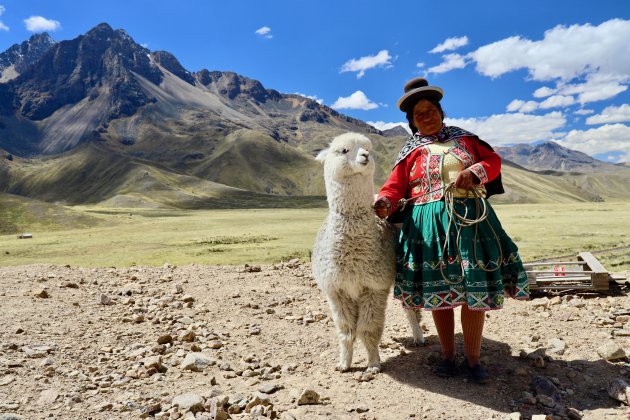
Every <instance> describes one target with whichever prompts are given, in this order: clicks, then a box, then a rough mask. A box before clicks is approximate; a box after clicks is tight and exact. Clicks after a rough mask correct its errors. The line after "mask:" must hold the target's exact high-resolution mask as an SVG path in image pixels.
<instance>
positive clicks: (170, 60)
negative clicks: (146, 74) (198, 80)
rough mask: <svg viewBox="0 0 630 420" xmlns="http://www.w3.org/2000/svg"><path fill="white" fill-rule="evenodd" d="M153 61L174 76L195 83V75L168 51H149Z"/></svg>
mask: <svg viewBox="0 0 630 420" xmlns="http://www.w3.org/2000/svg"><path fill="white" fill-rule="evenodd" d="M151 58H152V59H153V61H155V62H156V63H158V64H159V65H160V66H162V67H164V68H165V69H166V70H168V71H170V72H171V73H173V74H174V75H175V76H177V77H179V78H180V79H182V80H185V81H186V82H188V83H190V84H191V85H193V86H194V85H195V77H194V76H193V75H192V74H191V73H190V72H189V71H188V70H186V69H185V68H184V67H183V66H182V65H181V64H180V62H179V60H178V59H177V58H176V57H175V56H174V55H173V54H171V53H170V52H168V51H155V52H152V53H151Z"/></svg>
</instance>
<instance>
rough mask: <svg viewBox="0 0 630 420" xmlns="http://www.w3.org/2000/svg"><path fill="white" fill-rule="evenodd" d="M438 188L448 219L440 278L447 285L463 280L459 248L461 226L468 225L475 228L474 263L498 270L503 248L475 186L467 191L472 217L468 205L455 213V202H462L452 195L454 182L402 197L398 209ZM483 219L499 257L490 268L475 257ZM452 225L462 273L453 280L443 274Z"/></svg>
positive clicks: (462, 262) (486, 204)
mask: <svg viewBox="0 0 630 420" xmlns="http://www.w3.org/2000/svg"><path fill="white" fill-rule="evenodd" d="M440 190H444V193H443V197H444V205H445V207H446V214H447V216H448V219H449V221H448V226H447V228H446V238H445V240H444V245H442V255H441V257H440V274H441V275H442V278H443V279H444V281H445V282H446V283H448V284H449V285H455V284H459V283H461V282H462V281H463V280H464V270H465V267H464V260H463V258H462V254H461V250H460V244H461V232H462V228H468V227H474V228H475V233H474V234H473V259H474V260H475V263H476V264H477V266H478V267H479V268H481V269H482V270H483V271H485V272H487V273H492V272H494V271H496V270H498V269H499V268H500V267H501V263H502V261H503V249H502V248H501V241H500V240H499V236H498V235H497V233H496V232H495V230H494V228H493V227H492V224H491V223H490V222H488V220H487V219H488V201H487V200H486V199H485V198H484V197H483V196H481V195H480V194H479V191H477V189H476V188H473V189H472V190H469V192H470V193H472V195H473V197H472V198H474V200H475V214H476V215H477V216H476V217H474V218H468V206H465V207H464V208H465V211H464V214H463V215H461V214H459V213H457V210H456V209H455V204H456V203H461V204H463V203H464V202H463V201H461V200H458V199H457V198H455V197H454V193H455V190H456V187H455V183H454V182H450V183H448V184H447V185H446V186H444V187H440V188H437V189H435V190H432V191H429V192H427V193H425V194H423V195H421V196H417V197H413V198H402V199H400V200H399V201H398V206H399V208H400V210H401V211H402V210H404V208H405V206H406V205H407V204H408V203H409V202H414V201H416V200H417V199H418V198H420V197H422V196H424V195H428V194H431V193H434V192H436V191H440ZM484 221H485V222H486V223H488V226H489V227H490V230H491V231H492V235H493V236H494V238H495V240H496V243H497V247H498V249H499V259H498V261H497V263H496V267H495V268H492V269H489V268H486V264H485V263H483V261H480V260H478V259H477V233H478V227H479V224H480V223H481V222H484ZM453 226H455V228H456V229H457V235H456V238H455V249H456V250H457V258H458V259H459V265H460V267H461V273H462V274H461V275H460V276H458V277H457V278H456V279H455V280H451V279H449V278H448V277H447V276H446V275H445V274H444V267H445V266H447V264H448V258H447V259H446V261H445V260H444V256H445V255H447V254H448V244H449V241H450V237H451V235H450V232H451V228H453ZM438 240H439V239H438Z"/></svg>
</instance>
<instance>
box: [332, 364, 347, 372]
mask: <svg viewBox="0 0 630 420" xmlns="http://www.w3.org/2000/svg"><path fill="white" fill-rule="evenodd" d="M349 369H350V365H349V364H346V363H339V364H338V365H337V366H335V370H338V371H339V372H347V371H348V370H349Z"/></svg>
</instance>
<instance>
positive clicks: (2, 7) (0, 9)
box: [0, 4, 9, 31]
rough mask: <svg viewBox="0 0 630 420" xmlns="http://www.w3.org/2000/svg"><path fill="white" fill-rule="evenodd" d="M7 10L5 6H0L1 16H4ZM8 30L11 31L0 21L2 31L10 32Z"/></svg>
mask: <svg viewBox="0 0 630 420" xmlns="http://www.w3.org/2000/svg"><path fill="white" fill-rule="evenodd" d="M5 10H7V9H5V8H4V6H3V5H1V4H0V16H2V14H3V13H4V11H5ZM8 30H9V27H8V26H7V25H5V24H4V23H2V21H1V20H0V31H8Z"/></svg>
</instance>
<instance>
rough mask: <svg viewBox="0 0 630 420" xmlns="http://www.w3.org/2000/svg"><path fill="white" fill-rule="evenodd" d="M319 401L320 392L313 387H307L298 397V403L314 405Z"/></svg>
mask: <svg viewBox="0 0 630 420" xmlns="http://www.w3.org/2000/svg"><path fill="white" fill-rule="evenodd" d="M318 403H319V394H318V393H317V392H315V391H313V390H312V389H305V390H304V391H303V392H302V394H301V395H300V398H298V401H297V404H298V405H313V404H318Z"/></svg>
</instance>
